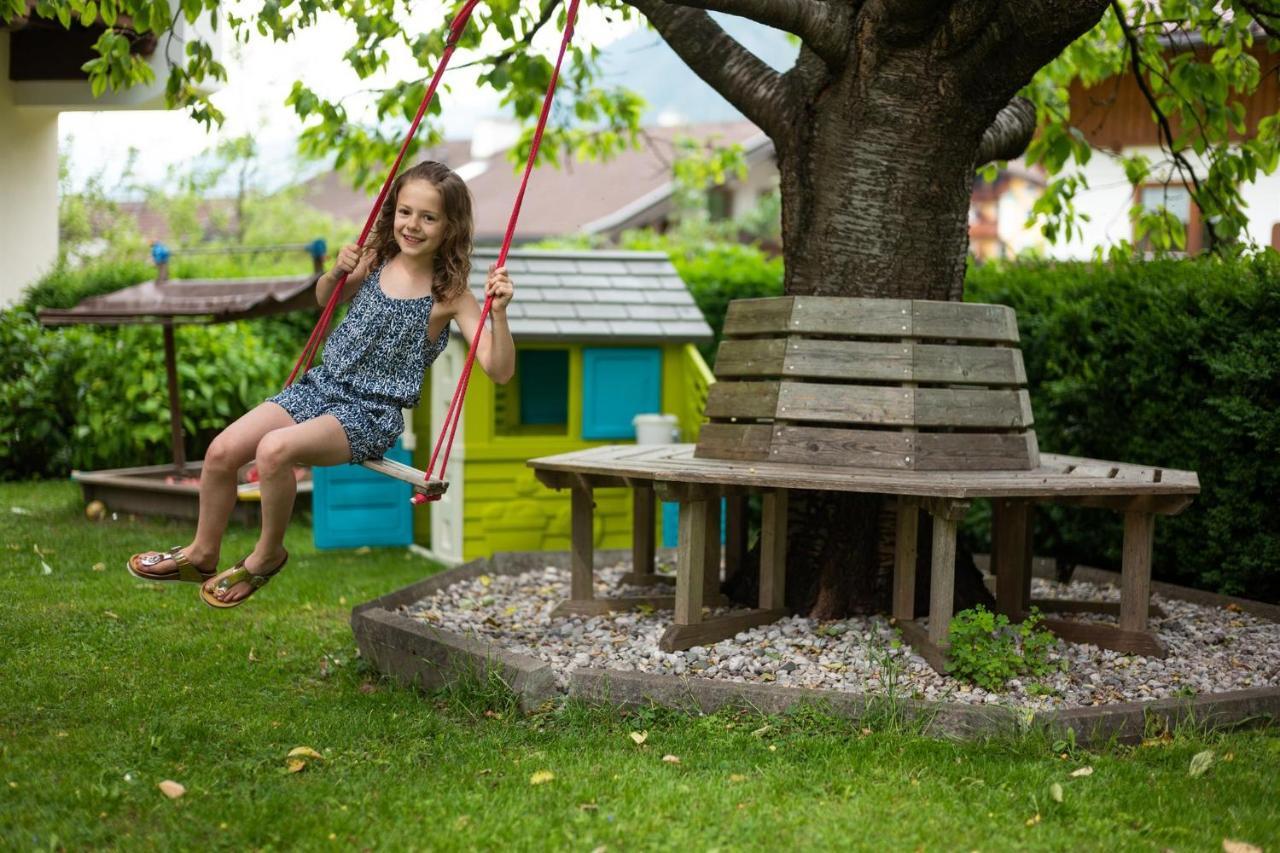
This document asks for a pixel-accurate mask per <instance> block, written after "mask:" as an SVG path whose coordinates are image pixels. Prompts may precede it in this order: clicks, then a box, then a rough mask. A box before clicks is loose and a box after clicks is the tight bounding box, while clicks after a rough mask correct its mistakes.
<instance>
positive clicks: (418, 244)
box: [393, 181, 448, 258]
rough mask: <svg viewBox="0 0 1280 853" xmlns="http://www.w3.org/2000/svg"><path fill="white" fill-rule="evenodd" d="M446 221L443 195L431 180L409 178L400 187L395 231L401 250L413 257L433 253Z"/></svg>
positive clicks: (440, 241) (443, 232) (438, 246)
mask: <svg viewBox="0 0 1280 853" xmlns="http://www.w3.org/2000/svg"><path fill="white" fill-rule="evenodd" d="M447 225H448V222H447V220H446V219H445V215H444V196H443V195H441V193H440V190H438V189H436V187H435V185H433V184H432V183H431V182H430V181H409V182H408V183H406V184H405V185H404V186H403V187H401V188H400V194H399V195H398V196H397V197H396V219H395V226H394V229H393V233H394V234H395V238H396V245H398V246H399V247H400V251H401V252H403V253H404V254H405V255H407V256H409V257H411V258H429V257H432V256H434V255H435V253H436V249H438V248H440V244H441V243H442V242H444V238H445V232H446V228H447Z"/></svg>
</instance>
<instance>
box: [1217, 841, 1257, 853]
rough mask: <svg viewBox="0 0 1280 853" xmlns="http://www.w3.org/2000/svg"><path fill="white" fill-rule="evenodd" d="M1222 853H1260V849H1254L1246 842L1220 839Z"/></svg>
mask: <svg viewBox="0 0 1280 853" xmlns="http://www.w3.org/2000/svg"><path fill="white" fill-rule="evenodd" d="M1222 853H1262V848H1261V847H1255V846H1254V845H1252V844H1250V843H1249V842H1248V841H1235V840H1234V839H1231V838H1224V839H1222Z"/></svg>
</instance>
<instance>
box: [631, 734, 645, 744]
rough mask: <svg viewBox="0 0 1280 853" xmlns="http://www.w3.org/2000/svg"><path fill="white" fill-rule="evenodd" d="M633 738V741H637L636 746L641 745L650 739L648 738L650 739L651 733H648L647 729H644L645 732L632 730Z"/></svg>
mask: <svg viewBox="0 0 1280 853" xmlns="http://www.w3.org/2000/svg"><path fill="white" fill-rule="evenodd" d="M631 739H632V740H633V741H635V742H636V746H640V745H641V744H643V743H644V742H645V741H646V740H648V739H649V733H648V732H647V731H644V732H632V733H631Z"/></svg>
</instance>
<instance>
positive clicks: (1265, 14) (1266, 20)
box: [1237, 0, 1280, 39]
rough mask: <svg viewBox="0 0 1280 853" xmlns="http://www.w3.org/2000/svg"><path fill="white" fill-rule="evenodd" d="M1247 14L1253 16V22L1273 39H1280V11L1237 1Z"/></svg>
mask: <svg viewBox="0 0 1280 853" xmlns="http://www.w3.org/2000/svg"><path fill="white" fill-rule="evenodd" d="M1237 2H1239V4H1240V5H1241V6H1242V7H1243V8H1244V10H1245V11H1246V12H1248V13H1249V14H1250V15H1252V16H1253V22H1254V23H1255V24H1257V25H1258V26H1259V27H1261V28H1262V31H1263V32H1264V33H1266V34H1267V35H1269V36H1271V37H1272V38H1273V39H1280V11H1268V10H1267V9H1263V8H1261V7H1259V6H1258V4H1257V3H1251V2H1249V0H1237Z"/></svg>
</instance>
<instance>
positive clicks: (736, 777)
mask: <svg viewBox="0 0 1280 853" xmlns="http://www.w3.org/2000/svg"><path fill="white" fill-rule="evenodd" d="M729 781H730V782H745V781H747V777H746V776H743V775H742V774H741V773H730V774H729Z"/></svg>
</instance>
